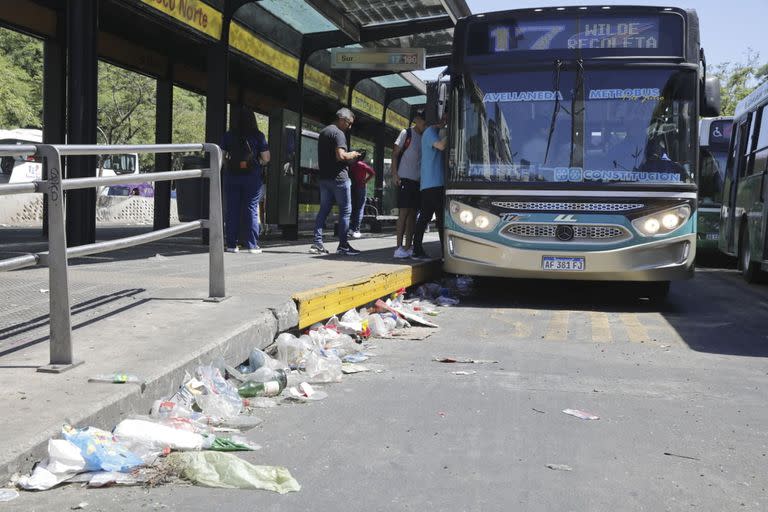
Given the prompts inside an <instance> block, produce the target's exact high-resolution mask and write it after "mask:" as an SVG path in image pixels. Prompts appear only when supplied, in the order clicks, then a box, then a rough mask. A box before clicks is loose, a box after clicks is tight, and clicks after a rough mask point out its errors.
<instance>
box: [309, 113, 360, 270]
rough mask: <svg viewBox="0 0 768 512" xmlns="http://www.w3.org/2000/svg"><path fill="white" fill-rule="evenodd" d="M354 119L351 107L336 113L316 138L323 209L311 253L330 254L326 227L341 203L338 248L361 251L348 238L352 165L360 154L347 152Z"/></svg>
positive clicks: (354, 252)
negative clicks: (336, 207)
mask: <svg viewBox="0 0 768 512" xmlns="http://www.w3.org/2000/svg"><path fill="white" fill-rule="evenodd" d="M354 122H355V114H353V113H352V111H351V110H349V109H348V108H341V109H339V110H338V112H336V122H334V123H332V124H329V125H328V126H326V127H325V128H323V129H322V130H321V131H320V137H319V138H318V141H317V161H318V167H319V171H318V178H319V179H318V187H319V188H320V210H319V211H318V212H317V217H316V218H315V240H314V243H313V244H312V246H311V247H310V252H312V253H315V254H328V250H327V249H326V248H325V246H324V245H323V227H324V226H325V220H326V218H327V217H328V214H329V213H330V212H331V208H333V203H334V202H335V203H337V204H338V205H339V227H338V232H339V247H338V250H337V253H338V254H346V255H356V254H360V251H358V250H356V249H353V248H352V246H350V245H349V242H348V241H347V231H348V230H349V218H350V215H351V213H352V199H351V185H352V183H351V181H350V179H349V164H350V163H351V162H353V161H355V159H357V158H359V157H360V153H358V152H357V151H347V136H346V134H345V132H346V131H349V129H350V128H351V127H352V123H354Z"/></svg>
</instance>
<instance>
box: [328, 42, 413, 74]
mask: <svg viewBox="0 0 768 512" xmlns="http://www.w3.org/2000/svg"><path fill="white" fill-rule="evenodd" d="M426 65H427V52H426V50H425V49H424V48H333V49H331V68H332V69H372V70H378V71H393V72H396V71H415V70H419V69H425V68H426Z"/></svg>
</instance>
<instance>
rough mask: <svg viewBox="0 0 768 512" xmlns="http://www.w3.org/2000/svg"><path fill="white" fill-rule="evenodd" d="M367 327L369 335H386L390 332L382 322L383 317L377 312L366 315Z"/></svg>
mask: <svg viewBox="0 0 768 512" xmlns="http://www.w3.org/2000/svg"><path fill="white" fill-rule="evenodd" d="M368 327H369V328H370V329H371V336H388V335H389V333H390V330H389V329H387V326H386V325H385V324H384V319H383V318H381V315H379V314H378V313H374V314H373V315H370V316H369V317H368Z"/></svg>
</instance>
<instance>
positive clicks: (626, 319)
mask: <svg viewBox="0 0 768 512" xmlns="http://www.w3.org/2000/svg"><path fill="white" fill-rule="evenodd" d="M619 318H620V319H621V323H623V324H624V328H625V329H626V330H627V336H628V337H629V341H631V342H632V343H642V342H645V341H648V340H649V338H648V331H646V330H645V327H643V326H642V325H641V324H640V320H639V319H638V318H637V315H636V314H635V313H621V314H620V315H619Z"/></svg>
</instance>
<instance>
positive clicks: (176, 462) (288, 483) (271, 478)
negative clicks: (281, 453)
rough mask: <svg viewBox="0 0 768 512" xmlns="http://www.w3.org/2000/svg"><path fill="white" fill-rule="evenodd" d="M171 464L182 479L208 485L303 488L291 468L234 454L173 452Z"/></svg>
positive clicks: (284, 489)
mask: <svg viewBox="0 0 768 512" xmlns="http://www.w3.org/2000/svg"><path fill="white" fill-rule="evenodd" d="M168 463H169V464H171V465H173V466H174V467H177V468H179V469H180V474H181V476H182V477H183V478H186V479H187V480H189V481H191V482H193V483H195V484H198V485H202V486H206V487H223V488H227V489H265V490H268V491H275V492H278V493H280V494H285V493H288V492H292V491H299V490H300V489H301V486H300V485H299V483H298V482H297V481H296V479H295V478H293V476H292V475H291V473H290V471H288V469H286V468H282V467H275V466H254V465H253V464H250V463H248V462H246V461H244V460H243V459H241V458H240V457H238V456H236V455H232V454H231V453H223V452H183V453H173V454H171V455H170V456H169V457H168Z"/></svg>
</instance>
